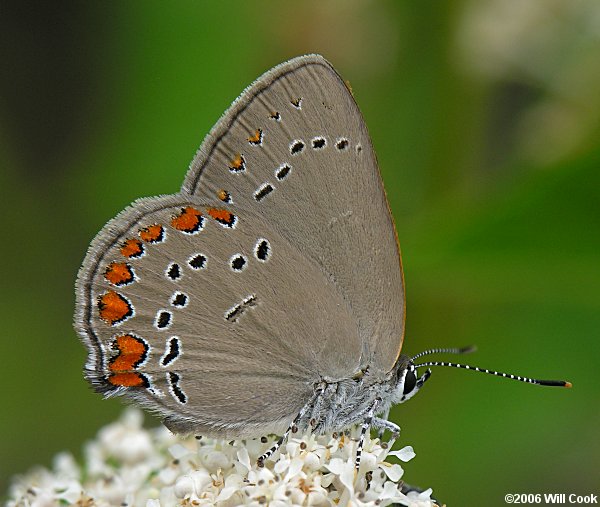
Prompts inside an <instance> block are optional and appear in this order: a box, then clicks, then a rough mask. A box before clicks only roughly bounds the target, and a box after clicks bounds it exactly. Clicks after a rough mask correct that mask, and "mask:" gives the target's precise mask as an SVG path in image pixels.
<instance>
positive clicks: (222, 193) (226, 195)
mask: <svg viewBox="0 0 600 507" xmlns="http://www.w3.org/2000/svg"><path fill="white" fill-rule="evenodd" d="M217 197H218V198H219V199H220V200H221V201H228V200H229V198H230V197H231V196H230V195H229V192H227V190H223V189H221V190H219V191H218V192H217Z"/></svg>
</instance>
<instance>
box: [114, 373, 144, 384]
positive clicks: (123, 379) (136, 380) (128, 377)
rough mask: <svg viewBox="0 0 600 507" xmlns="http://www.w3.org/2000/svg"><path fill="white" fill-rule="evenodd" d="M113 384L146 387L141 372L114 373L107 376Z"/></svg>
mask: <svg viewBox="0 0 600 507" xmlns="http://www.w3.org/2000/svg"><path fill="white" fill-rule="evenodd" d="M108 381H109V382H110V383H111V384H112V385H113V386H119V387H146V386H147V384H148V383H147V381H146V379H145V377H144V376H143V375H142V374H141V373H136V372H130V373H116V374H114V375H110V376H109V377H108Z"/></svg>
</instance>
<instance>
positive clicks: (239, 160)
mask: <svg viewBox="0 0 600 507" xmlns="http://www.w3.org/2000/svg"><path fill="white" fill-rule="evenodd" d="M229 169H230V170H231V171H233V172H239V171H243V170H245V169H246V160H245V159H244V156H243V155H241V154H239V153H238V154H237V155H236V156H235V157H233V160H232V161H231V162H229Z"/></svg>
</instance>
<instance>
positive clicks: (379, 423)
mask: <svg viewBox="0 0 600 507" xmlns="http://www.w3.org/2000/svg"><path fill="white" fill-rule="evenodd" d="M388 412H389V411H388ZM386 415H387V414H386ZM372 424H373V427H374V428H379V435H380V437H379V438H381V437H382V436H383V433H384V432H385V430H388V431H389V432H390V433H391V434H392V437H391V438H390V439H389V440H388V441H387V443H386V445H387V447H388V448H390V447H392V445H394V442H395V441H396V439H397V438H398V435H400V426H398V425H397V424H395V423H393V422H392V421H388V420H387V418H385V419H383V418H380V417H374V418H373V421H372ZM382 445H383V444H382Z"/></svg>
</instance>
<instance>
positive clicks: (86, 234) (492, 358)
mask: <svg viewBox="0 0 600 507" xmlns="http://www.w3.org/2000/svg"><path fill="white" fill-rule="evenodd" d="M0 41H1V45H0V51H1V61H2V67H3V71H2V77H1V78H0V91H1V94H0V95H1V97H0V115H1V116H0V163H1V170H0V189H1V192H2V195H1V200H0V213H1V216H2V217H3V227H4V230H5V232H6V236H4V240H3V241H2V249H1V250H0V251H1V254H0V255H1V256H2V257H1V262H0V266H1V269H2V272H1V277H2V283H1V285H0V286H1V296H0V298H1V299H0V321H1V322H2V327H1V331H0V340H1V342H0V343H1V346H2V361H1V363H0V364H2V367H1V368H0V382H1V385H2V398H1V399H2V406H1V407H2V408H1V413H2V416H1V418H0V490H1V491H5V489H6V487H7V484H8V482H9V479H10V476H11V475H13V474H16V473H21V472H24V471H26V470H27V469H28V468H29V467H31V466H32V465H34V464H43V465H46V466H48V465H50V464H51V459H52V456H53V455H54V454H55V453H57V452H58V451H61V450H65V449H68V450H71V451H73V452H75V453H78V454H80V449H81V446H82V443H83V442H84V441H85V440H86V439H90V438H92V437H93V436H94V435H95V432H96V431H97V430H98V428H100V427H101V426H102V425H104V424H106V423H108V422H109V421H112V420H114V419H115V418H116V417H117V415H118V414H119V413H120V412H121V410H122V404H121V403H120V402H119V400H109V401H103V400H102V399H101V397H100V396H99V395H96V394H93V393H92V391H91V390H90V389H89V388H88V386H87V384H86V383H85V382H84V380H83V378H82V374H81V367H82V365H83V362H84V359H85V351H84V348H83V347H82V346H81V344H80V343H79V341H78V339H77V337H76V335H75V333H74V331H73V330H72V328H71V319H72V311H73V298H74V296H73V283H74V279H75V275H76V272H77V269H78V267H79V264H80V262H81V260H82V258H83V255H84V253H85V251H86V248H87V245H88V243H89V241H90V240H91V239H92V237H93V236H94V234H95V233H96V232H97V231H98V230H99V229H100V228H101V227H102V225H103V224H104V223H105V222H106V221H107V220H108V219H109V218H111V217H113V216H114V215H115V214H116V213H117V212H118V211H120V210H121V209H122V208H123V207H125V206H126V205H127V204H129V203H130V202H131V201H132V200H134V199H135V198H137V197H140V196H149V195H155V194H159V193H170V192H175V191H177V190H178V188H179V186H180V184H181V182H182V180H183V176H184V174H185V172H186V168H187V165H188V163H189V161H190V159H191V158H192V156H193V154H194V152H195V150H196V148H197V147H198V145H199V143H200V142H201V140H202V138H203V136H204V135H205V133H207V132H208V130H209V129H210V127H211V126H212V125H213V123H214V122H215V121H216V120H217V119H218V117H219V116H220V114H221V113H222V112H223V111H224V110H225V109H226V108H227V107H228V105H229V104H230V102H231V101H232V100H233V99H234V98H235V97H236V96H237V95H238V94H239V93H240V92H241V90H242V89H243V88H244V87H245V86H247V85H248V84H249V83H250V82H251V81H252V80H254V79H255V78H256V77H258V76H259V75H260V74H261V73H262V72H263V71H265V70H267V69H268V68H270V67H271V66H273V65H275V64H277V63H279V62H281V61H283V60H286V59H288V58H290V57H293V56H296V55H299V54H303V53H309V52H318V53H321V54H323V55H324V56H325V57H326V58H328V59H329V60H330V61H331V62H332V63H333V64H334V65H335V66H336V68H337V69H338V71H339V72H340V73H341V74H342V76H344V78H345V79H348V80H349V81H350V83H351V85H352V88H353V90H354V94H355V97H356V99H357V101H358V103H359V105H360V107H361V108H362V111H363V113H364V116H365V118H366V121H367V124H368V126H369V129H370V132H371V135H372V138H373V143H374V145H375V148H376V150H377V153H378V157H379V161H380V166H381V171H382V174H383V179H384V180H385V185H386V189H387V192H388V196H389V199H390V203H391V207H392V210H393V213H394V216H395V219H396V224H397V228H398V235H399V237H400V242H401V245H402V253H403V260H404V267H405V278H406V286H407V289H406V290H407V298H408V301H407V305H408V315H407V330H406V340H405V347H404V351H405V352H407V353H409V354H414V353H416V352H419V351H421V350H423V349H425V348H427V347H434V346H442V347H447V346H462V345H467V344H472V343H475V344H477V345H478V347H479V352H478V353H477V354H475V355H473V356H470V357H468V362H470V363H472V364H476V365H480V366H484V367H489V368H494V369H500V370H508V371H509V372H515V373H519V374H523V375H531V376H538V377H542V378H548V377H550V378H552V377H557V378H566V379H568V380H570V381H572V382H573V384H574V389H571V390H567V389H550V388H540V387H537V386H529V385H523V384H519V383H516V382H509V381H503V380H500V379H497V378H493V377H484V376H482V375H478V374H474V373H473V374H471V373H467V372H465V371H460V370H449V369H436V370H434V372H433V377H432V379H431V381H430V382H429V383H428V385H427V387H426V388H425V389H424V391H423V392H422V393H421V394H420V395H419V396H418V397H416V398H415V399H414V400H412V401H411V402H410V403H407V404H406V405H402V406H400V407H399V408H397V409H396V410H395V411H394V413H393V416H392V417H393V419H394V420H395V421H397V422H399V423H400V425H401V427H402V438H401V441H402V442H404V443H408V444H411V445H413V446H414V448H415V450H416V452H417V458H416V459H415V460H414V461H413V462H412V463H410V464H408V465H406V467H405V468H406V474H405V479H406V480H407V482H410V483H414V484H418V485H420V486H423V487H429V486H431V487H433V488H434V494H435V495H437V496H438V497H439V498H441V499H442V500H444V501H445V502H446V503H448V504H449V505H477V504H482V503H485V504H486V505H504V500H503V498H504V495H505V494H506V493H525V492H530V493H544V492H567V493H569V492H575V493H579V494H588V493H596V494H597V493H598V492H599V491H598V487H599V485H600V474H599V470H600V442H599V438H598V436H599V433H600V431H599V428H600V403H599V401H600V397H599V396H598V389H599V388H598V380H599V378H598V377H599V375H598V361H599V357H600V340H599V330H600V296H599V293H598V292H599V291H598V289H599V288H600V284H599V282H600V234H599V231H600V228H599V226H600V91H599V90H600V3H598V2H597V1H596V0H587V1H586V0H523V1H520V0H511V1H509V0H472V1H452V2H438V1H410V2H408V1H395V2H394V1H379V2H374V1H371V2H369V1H366V0H365V1H359V0H352V1H342V0H339V1H305V2H275V1H272V2H269V1H267V2H229V1H225V2H211V3H209V2H195V1H177V2H162V1H154V0H153V1H145V2H75V1H66V2H61V3H60V4H56V3H45V4H44V3H42V2H40V3H38V4H37V5H35V7H33V6H32V5H30V4H29V3H22V2H3V5H2V7H1V11H0ZM153 424H154V423H153Z"/></svg>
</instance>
